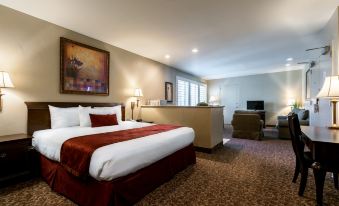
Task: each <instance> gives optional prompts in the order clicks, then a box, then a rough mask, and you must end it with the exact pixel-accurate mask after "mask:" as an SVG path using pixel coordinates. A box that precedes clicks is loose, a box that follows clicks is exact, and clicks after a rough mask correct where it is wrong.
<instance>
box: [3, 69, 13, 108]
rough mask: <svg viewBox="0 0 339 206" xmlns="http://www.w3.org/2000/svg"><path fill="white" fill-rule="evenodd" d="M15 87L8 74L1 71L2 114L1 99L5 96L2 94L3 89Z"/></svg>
mask: <svg viewBox="0 0 339 206" xmlns="http://www.w3.org/2000/svg"><path fill="white" fill-rule="evenodd" d="M12 87H14V85H13V83H12V80H11V78H10V77H9V74H8V73H7V72H3V71H0V112H1V111H2V100H1V97H2V96H3V95H5V94H3V93H1V88H12Z"/></svg>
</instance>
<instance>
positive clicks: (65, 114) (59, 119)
mask: <svg viewBox="0 0 339 206" xmlns="http://www.w3.org/2000/svg"><path fill="white" fill-rule="evenodd" d="M48 108H49V113H50V115H51V128H52V129H58V128H65V127H74V126H79V125H80V119H79V107H68V108H60V107H53V106H51V105H48Z"/></svg>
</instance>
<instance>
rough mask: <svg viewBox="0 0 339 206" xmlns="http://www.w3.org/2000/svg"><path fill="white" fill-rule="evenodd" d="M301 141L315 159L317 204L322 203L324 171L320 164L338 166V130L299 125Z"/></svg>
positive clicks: (314, 171)
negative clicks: (301, 134) (301, 133)
mask: <svg viewBox="0 0 339 206" xmlns="http://www.w3.org/2000/svg"><path fill="white" fill-rule="evenodd" d="M301 131H302V132H303V134H304V135H303V137H302V139H303V141H304V142H305V144H306V145H307V147H308V148H309V149H310V150H311V153H312V156H313V159H314V161H315V164H314V166H315V167H314V168H313V173H314V177H315V183H316V193H317V194H316V195H317V205H318V206H320V205H322V202H323V188H324V182H325V175H326V171H325V170H322V165H334V166H339V153H338V152H339V130H333V129H328V128H327V127H312V126H301Z"/></svg>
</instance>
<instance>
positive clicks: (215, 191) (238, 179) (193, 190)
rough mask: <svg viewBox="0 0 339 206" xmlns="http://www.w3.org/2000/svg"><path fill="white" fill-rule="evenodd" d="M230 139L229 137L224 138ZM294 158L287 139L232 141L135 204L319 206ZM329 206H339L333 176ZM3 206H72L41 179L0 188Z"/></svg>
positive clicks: (311, 184)
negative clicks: (296, 179)
mask: <svg viewBox="0 0 339 206" xmlns="http://www.w3.org/2000/svg"><path fill="white" fill-rule="evenodd" d="M225 136H228V133H225ZM293 162H294V157H293V153H292V148H291V143H290V141H287V140H278V139H275V138H265V139H264V140H263V141H252V140H243V139H231V140H230V141H228V142H227V143H226V144H225V145H224V147H223V148H220V149H219V150H217V151H216V152H215V153H214V154H205V153H197V164H196V165H194V166H191V167H189V168H187V169H186V170H184V171H182V172H181V173H179V174H177V175H176V176H175V177H174V178H173V179H172V180H171V181H169V182H167V183H165V184H164V185H162V186H160V187H159V188H157V189H156V190H155V191H153V192H152V193H150V194H149V195H147V196H146V197H145V198H144V199H143V200H141V201H140V202H139V203H138V204H137V205H186V206H188V205H230V206H232V205H237V206H238V205H239V206H241V205H253V206H256V205H258V206H259V205H260V206H263V205H265V206H266V205H267V206H270V205H272V206H273V205H274V206H279V205H281V206H283V205H284V206H285V205H291V206H302V205H315V185H314V179H313V175H312V171H311V170H310V176H309V178H308V184H307V187H306V191H305V194H304V197H299V196H298V195H297V193H298V186H299V183H296V184H294V183H292V182H291V179H292V175H293V169H294V164H293ZM324 201H325V203H326V204H325V205H338V206H339V191H337V190H335V189H334V186H333V181H332V179H331V177H330V175H328V176H327V179H326V182H325V188H324ZM0 205H11V206H13V205H74V203H72V202H71V201H69V200H67V199H66V198H64V197H62V196H60V195H58V194H56V193H54V192H52V191H51V190H50V188H49V187H48V186H47V185H46V184H45V183H44V182H43V181H42V180H40V179H36V180H32V181H28V182H25V183H20V184H17V185H14V186H11V187H7V188H4V189H0Z"/></svg>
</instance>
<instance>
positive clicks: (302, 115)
mask: <svg viewBox="0 0 339 206" xmlns="http://www.w3.org/2000/svg"><path fill="white" fill-rule="evenodd" d="M291 113H295V114H297V115H298V119H299V123H300V125H302V126H309V125H310V121H309V111H308V110H305V109H298V108H294V109H293V110H292V111H291ZM277 121H278V122H277V129H278V131H279V138H280V139H291V136H290V131H289V129H288V116H278V119H277Z"/></svg>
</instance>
